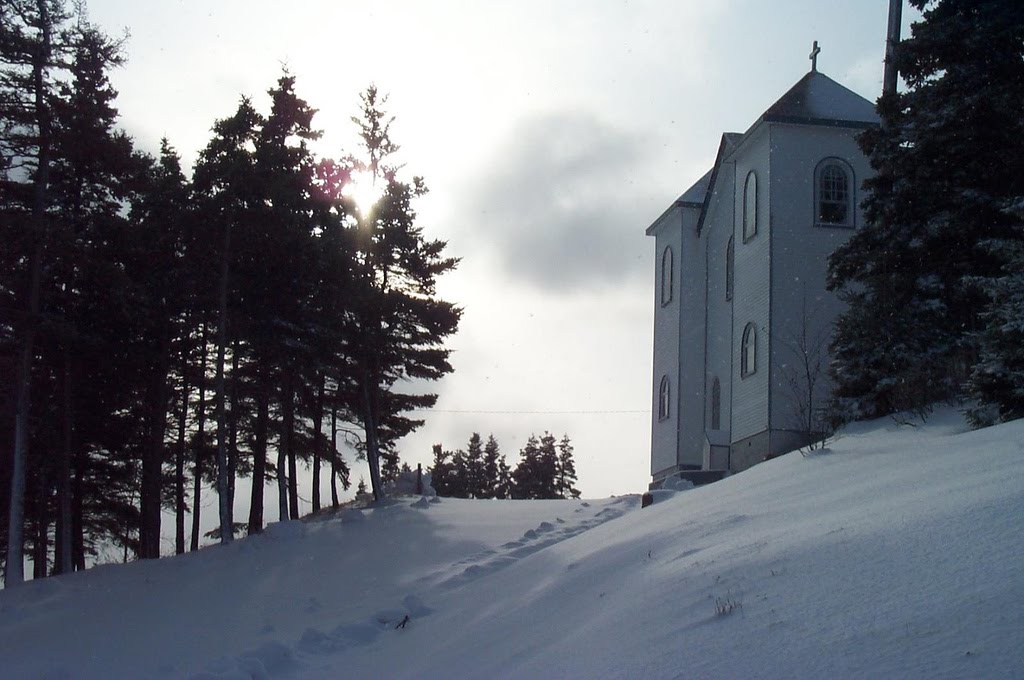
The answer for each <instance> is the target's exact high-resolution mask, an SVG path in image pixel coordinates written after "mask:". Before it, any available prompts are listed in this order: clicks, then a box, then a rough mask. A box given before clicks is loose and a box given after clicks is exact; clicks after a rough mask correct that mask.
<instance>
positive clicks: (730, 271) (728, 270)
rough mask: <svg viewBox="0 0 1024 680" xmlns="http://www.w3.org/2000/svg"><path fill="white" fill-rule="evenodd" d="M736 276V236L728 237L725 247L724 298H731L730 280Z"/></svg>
mask: <svg viewBox="0 0 1024 680" xmlns="http://www.w3.org/2000/svg"><path fill="white" fill-rule="evenodd" d="M735 278H736V237H735V236H730V237H729V245H728V246H727V247H726V249H725V299H726V300H731V299H732V282H733V280H734V279H735Z"/></svg>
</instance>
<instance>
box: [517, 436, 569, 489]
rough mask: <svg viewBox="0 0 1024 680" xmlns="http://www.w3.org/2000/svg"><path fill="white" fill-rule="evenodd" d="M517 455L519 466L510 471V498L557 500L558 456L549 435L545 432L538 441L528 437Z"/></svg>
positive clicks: (535, 438)
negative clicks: (518, 456) (511, 485)
mask: <svg viewBox="0 0 1024 680" xmlns="http://www.w3.org/2000/svg"><path fill="white" fill-rule="evenodd" d="M519 455H520V459H519V464H518V465H516V468H515V470H513V471H512V484H513V487H512V497H513V498H524V499H532V498H558V493H557V490H556V484H557V475H558V454H557V453H556V451H555V438H554V437H553V436H552V435H551V433H549V432H545V433H544V435H543V436H542V437H541V438H540V439H538V438H537V436H536V435H530V438H529V439H528V440H527V441H526V446H524V447H523V449H522V450H521V451H520V452H519Z"/></svg>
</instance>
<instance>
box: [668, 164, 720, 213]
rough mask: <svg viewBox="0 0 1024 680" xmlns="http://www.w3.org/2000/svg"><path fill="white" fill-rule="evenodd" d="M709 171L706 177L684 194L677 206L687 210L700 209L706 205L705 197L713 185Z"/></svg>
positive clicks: (710, 171)
mask: <svg viewBox="0 0 1024 680" xmlns="http://www.w3.org/2000/svg"><path fill="white" fill-rule="evenodd" d="M712 172H714V170H708V171H707V172H705V173H704V176H703V177H701V178H700V179H699V180H697V181H696V182H694V183H693V186H692V187H690V188H689V189H687V190H686V191H684V192H683V195H682V196H680V197H679V198H677V199H676V205H683V206H685V207H687V208H699V207H701V206H702V205H704V196H705V195H707V193H708V185H709V184H711V173H712Z"/></svg>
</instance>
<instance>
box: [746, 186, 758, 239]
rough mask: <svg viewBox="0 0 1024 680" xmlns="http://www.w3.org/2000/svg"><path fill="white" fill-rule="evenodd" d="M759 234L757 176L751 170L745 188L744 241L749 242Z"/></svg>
mask: <svg viewBox="0 0 1024 680" xmlns="http://www.w3.org/2000/svg"><path fill="white" fill-rule="evenodd" d="M756 234H757V175H755V174H754V171H753V170H751V171H750V172H748V173H747V182H746V184H745V185H744V186H743V240H744V241H749V240H750V239H752V238H754V235H756Z"/></svg>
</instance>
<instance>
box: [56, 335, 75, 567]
mask: <svg viewBox="0 0 1024 680" xmlns="http://www.w3.org/2000/svg"><path fill="white" fill-rule="evenodd" d="M61 382H62V384H63V385H62V387H63V389H62V390H61V392H62V395H61V396H62V397H63V404H62V407H61V416H62V417H61V420H62V421H63V427H62V428H61V429H62V433H61V434H62V435H63V436H62V442H61V450H60V457H59V459H58V461H57V528H56V532H55V536H54V543H55V547H54V555H53V573H54V574H66V573H68V572H70V571H71V570H72V569H74V567H73V565H72V563H71V454H72V436H73V429H74V426H73V424H74V420H73V413H72V410H71V353H70V350H69V348H68V346H67V344H65V345H64V372H63V377H62V380H61Z"/></svg>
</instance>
